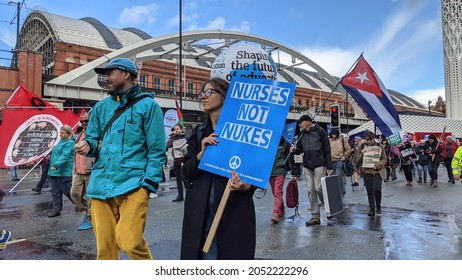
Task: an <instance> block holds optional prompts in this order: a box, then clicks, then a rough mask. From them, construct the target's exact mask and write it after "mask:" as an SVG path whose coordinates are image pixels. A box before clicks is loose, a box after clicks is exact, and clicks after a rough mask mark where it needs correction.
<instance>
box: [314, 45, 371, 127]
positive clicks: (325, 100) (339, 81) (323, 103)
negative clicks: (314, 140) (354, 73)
mask: <svg viewBox="0 0 462 280" xmlns="http://www.w3.org/2000/svg"><path fill="white" fill-rule="evenodd" d="M363 54H364V52H362V53H361V55H360V56H359V57H358V58H357V59H356V61H355V62H354V63H353V64H352V65H351V67H350V69H348V71H347V72H346V73H345V75H343V77H342V78H341V79H339V80H338V81H337V84H335V86H334V88H333V89H332V90H331V91H330V93H329V95H327V97H326V98H325V99H324V101H323V102H322V104H321V105H320V106H319V108H318V109H317V110H316V111H315V112H314V115H313V116H312V119H313V120H314V117H316V115H317V114H318V113H319V111H320V110H321V108H322V107H323V106H324V105H325V104H326V102H327V100H328V99H329V97H330V96H331V95H332V94H333V93H334V91H335V90H336V89H337V87H338V86H339V85H340V83H341V82H342V80H343V78H344V77H345V76H346V75H347V74H348V73H350V71H351V69H353V67H354V66H355V65H356V63H357V62H358V61H359V59H360V58H361V56H362V55H363ZM347 94H348V93H347Z"/></svg>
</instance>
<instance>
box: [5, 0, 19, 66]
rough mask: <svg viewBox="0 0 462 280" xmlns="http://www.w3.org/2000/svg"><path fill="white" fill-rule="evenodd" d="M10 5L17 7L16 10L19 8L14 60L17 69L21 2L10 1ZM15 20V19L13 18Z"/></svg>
mask: <svg viewBox="0 0 462 280" xmlns="http://www.w3.org/2000/svg"><path fill="white" fill-rule="evenodd" d="M8 5H16V8H17V13H16V47H15V50H14V52H13V56H14V60H13V63H14V67H15V68H17V67H18V54H17V51H18V47H19V23H20V15H21V2H17V3H16V2H13V1H8ZM13 20H14V18H13ZM13 20H12V21H11V22H10V24H13Z"/></svg>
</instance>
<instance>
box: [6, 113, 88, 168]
mask: <svg viewBox="0 0 462 280" xmlns="http://www.w3.org/2000/svg"><path fill="white" fill-rule="evenodd" d="M3 112H4V113H3V120H2V125H1V126H0V167H2V168H5V167H12V166H19V165H23V164H27V163H32V162H34V161H36V160H37V159H40V158H41V157H43V156H44V155H45V154H47V153H48V152H49V150H51V149H52V148H53V146H54V145H55V144H56V143H58V142H59V140H60V138H59V130H60V129H61V126H62V125H64V124H67V125H69V126H71V127H72V126H73V125H74V124H76V123H77V122H78V121H79V116H80V113H78V114H74V113H73V112H72V110H66V111H61V110H59V109H57V108H43V109H41V110H37V109H18V110H9V109H7V110H4V111H3Z"/></svg>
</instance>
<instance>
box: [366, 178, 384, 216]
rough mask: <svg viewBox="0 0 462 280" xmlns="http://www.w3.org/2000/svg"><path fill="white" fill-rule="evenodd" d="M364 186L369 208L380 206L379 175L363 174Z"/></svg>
mask: <svg viewBox="0 0 462 280" xmlns="http://www.w3.org/2000/svg"><path fill="white" fill-rule="evenodd" d="M363 179H364V185H366V191H367V200H368V201H369V207H370V208H371V209H375V206H376V205H377V206H381V203H382V177H380V174H379V173H377V174H369V173H363Z"/></svg>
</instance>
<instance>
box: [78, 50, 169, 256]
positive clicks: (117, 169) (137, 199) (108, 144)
mask: <svg viewBox="0 0 462 280" xmlns="http://www.w3.org/2000/svg"><path fill="white" fill-rule="evenodd" d="M95 72H96V73H98V74H101V75H105V77H104V81H105V82H106V83H107V89H108V90H109V96H108V97H106V98H104V99H102V100H101V101H99V102H98V103H96V104H95V106H94V107H93V110H92V113H91V115H90V119H89V123H88V127H87V130H86V135H85V139H83V140H81V141H79V142H78V143H77V144H76V145H75V151H76V152H77V153H79V154H81V155H86V156H90V157H95V158H96V160H95V163H94V165H93V169H92V172H91V175H90V180H89V182H88V186H87V190H86V196H87V197H88V198H91V199H92V202H91V204H92V205H91V216H92V223H93V230H94V233H95V237H96V249H97V259H119V258H120V256H119V250H122V251H123V252H125V253H126V254H127V256H128V257H129V258H131V259H145V260H146V259H152V254H151V251H150V249H149V246H148V244H147V242H146V240H145V238H144V228H145V224H146V217H147V209H148V201H149V194H150V193H156V192H157V189H158V187H159V184H160V181H161V180H162V166H163V164H164V162H165V157H166V154H165V150H166V144H165V143H166V139H165V132H164V127H163V117H162V115H163V114H162V109H161V108H160V106H159V104H158V103H157V102H156V101H155V100H154V98H153V96H152V94H150V93H144V92H142V91H141V87H140V86H139V85H138V84H135V79H136V77H137V75H138V71H137V69H136V66H135V64H134V63H133V62H132V61H131V60H130V59H128V58H115V59H112V60H111V61H109V63H108V64H107V65H106V66H105V67H101V68H95ZM119 112H120V115H119V116H118V117H117V118H113V116H114V115H116V113H119ZM116 116H117V115H116ZM111 123H112V124H111ZM108 124H109V125H108Z"/></svg>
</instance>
